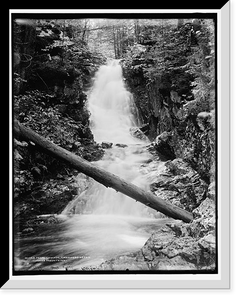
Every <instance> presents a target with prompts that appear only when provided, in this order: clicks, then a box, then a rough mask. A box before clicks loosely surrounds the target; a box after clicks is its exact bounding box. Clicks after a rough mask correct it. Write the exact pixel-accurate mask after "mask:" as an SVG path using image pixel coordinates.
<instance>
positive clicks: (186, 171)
mask: <svg viewBox="0 0 241 300" xmlns="http://www.w3.org/2000/svg"><path fill="white" fill-rule="evenodd" d="M150 187H151V190H152V192H154V193H155V194H156V195H157V196H158V197H160V198H162V199H163V200H165V201H167V202H171V203H172V204H174V205H177V206H179V207H181V208H183V209H186V210H188V211H193V210H194V209H195V208H196V207H197V206H199V205H200V203H201V202H202V201H203V200H204V199H205V196H206V193H207V189H208V186H207V184H206V183H205V182H204V181H203V180H202V179H201V177H200V175H199V174H198V173H197V172H196V171H195V170H193V169H192V168H191V166H190V165H189V164H188V163H186V162H184V161H183V160H182V159H180V158H179V159H174V160H173V161H167V162H166V163H165V164H164V167H163V168H162V171H161V172H160V173H159V174H158V176H157V177H156V178H154V180H153V182H152V183H151V185H150Z"/></svg>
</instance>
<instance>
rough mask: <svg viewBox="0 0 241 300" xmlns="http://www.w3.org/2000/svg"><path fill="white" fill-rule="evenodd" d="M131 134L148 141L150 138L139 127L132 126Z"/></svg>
mask: <svg viewBox="0 0 241 300" xmlns="http://www.w3.org/2000/svg"><path fill="white" fill-rule="evenodd" d="M130 134H131V135H132V136H133V137H136V138H138V139H140V140H143V141H148V138H147V136H146V135H145V134H144V133H143V131H141V129H140V128H138V127H131V128H130Z"/></svg>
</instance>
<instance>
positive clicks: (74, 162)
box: [14, 121, 193, 223]
mask: <svg viewBox="0 0 241 300" xmlns="http://www.w3.org/2000/svg"><path fill="white" fill-rule="evenodd" d="M14 134H15V138H17V139H21V140H25V141H31V142H33V143H34V144H35V145H36V146H37V147H38V148H40V149H41V150H42V151H44V152H47V153H48V154H50V155H52V156H54V157H56V158H58V159H61V160H63V161H64V162H67V163H69V164H70V165H71V166H72V167H73V168H75V169H76V170H78V171H80V172H82V173H84V174H85V175H87V176H89V177H91V178H93V179H95V180H96V181H98V182H99V183H101V184H103V185H104V186H106V187H107V188H109V187H111V188H113V189H115V190H116V191H118V192H121V193H123V194H125V195H127V196H129V197H131V198H133V199H135V200H136V201H139V202H141V203H143V204H144V205H147V206H149V207H151V208H153V209H155V210H157V211H159V212H161V213H163V214H165V215H166V216H168V217H171V218H174V219H180V220H182V221H184V222H187V223H189V222H191V221H192V219H193V215H192V213H190V212H188V211H186V210H184V209H181V208H179V207H177V206H175V205H172V204H170V203H167V202H165V201H163V200H162V199H160V198H158V197H157V196H155V195H154V194H153V193H151V192H147V191H144V190H142V189H141V188H139V187H137V186H135V185H134V184H132V183H128V182H126V181H125V180H123V179H121V178H119V177H118V176H116V175H114V174H112V173H110V172H107V171H105V170H103V169H101V168H99V167H97V166H96V165H94V164H93V163H90V162H88V161H86V160H85V159H83V158H81V157H79V156H77V155H75V154H73V153H71V152H69V151H67V150H65V149H63V148H62V147H59V146H57V145H56V144H54V143H52V142H50V141H48V140H47V139H46V138H44V137H42V136H40V135H39V134H37V133H36V132H34V131H33V130H31V129H29V128H27V127H25V126H24V125H22V124H20V123H19V122H18V121H15V122H14Z"/></svg>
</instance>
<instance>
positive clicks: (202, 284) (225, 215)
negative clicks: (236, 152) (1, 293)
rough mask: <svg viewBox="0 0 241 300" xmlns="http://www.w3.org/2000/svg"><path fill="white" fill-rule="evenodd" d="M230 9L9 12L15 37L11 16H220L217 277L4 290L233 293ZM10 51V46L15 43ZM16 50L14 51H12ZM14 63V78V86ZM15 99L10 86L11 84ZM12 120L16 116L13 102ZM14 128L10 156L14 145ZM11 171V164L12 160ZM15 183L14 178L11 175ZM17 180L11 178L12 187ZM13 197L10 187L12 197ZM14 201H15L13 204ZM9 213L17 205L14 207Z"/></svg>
mask: <svg viewBox="0 0 241 300" xmlns="http://www.w3.org/2000/svg"><path fill="white" fill-rule="evenodd" d="M229 4H230V3H229V2H228V3H227V4H226V5H225V6H223V8H222V9H221V10H208V11H207V10H175V9H173V10H158V9H155V10H154V9H149V10H145V11H143V10H126V9H125V10H122V9H120V10H112V9H108V10H95V9H91V10H90V9H84V10H72V9H71V10H52V9H51V10H47V11H46V10H42V9H41V10H32V9H29V10H27V11H26V10H21V9H20V10H14V9H13V10H10V18H9V20H10V27H9V28H10V31H11V14H12V13H26V12H27V13H142V12H143V13H193V12H209V13H217V15H218V20H217V23H218V37H217V38H218V117H219V120H218V186H219V190H218V197H219V202H218V210H219V211H218V216H219V218H218V228H219V233H220V232H221V234H219V236H218V250H219V251H218V252H219V256H218V268H219V272H218V274H208V275H205V274H198V275H188V274H187V275H185V274H181V275H174V274H170V275H164V274H160V275H159V274H148V275H147V274H146V275H141V274H136V275H132V274H126V275H125V274H123V275H122V274H121V275H116V274H111V275H106V274H100V275H94V274H93V275H92V274H87V275H34V276H13V275H11V276H10V279H9V281H7V282H6V283H5V284H4V285H3V287H2V288H4V289H16V288H17V289H26V288H27V289H30V288H31V289H35V288H53V289H60V288H61V289H66V288H71V289H74V288H77V289H120V288H121V289H122V288H125V289H201V288H205V289H228V288H230V265H229V264H230V249H229V247H230V243H229V241H230V238H229V236H230V232H229V231H230V228H229V227H230V220H229V216H230V213H229V211H230V203H229V201H228V200H229V195H230V191H229V189H230V184H229V178H230V176H229V174H230V171H229V157H230V155H229V145H230V143H229V132H230V128H229V127H230V125H229V124H230V122H229V115H230V114H229V105H230V104H229V101H228V100H229V94H230V92H229V86H230V84H229V31H230V25H229V22H230V21H229V15H230V12H229V11H230V5H229ZM10 46H11V40H10ZM10 49H11V47H10ZM11 78H12V74H11V58H10V78H9V82H10V83H11ZM10 95H11V84H10ZM9 102H10V114H11V111H12V109H11V101H9ZM10 120H11V115H10ZM11 131H12V129H11V124H10V145H9V146H10V151H11V150H12V148H11V147H12V145H11ZM10 167H12V163H11V160H10ZM10 177H11V175H10ZM11 181H12V178H10V182H11ZM11 193H12V191H11V187H10V197H11V196H12V195H11ZM10 199H11V198H10ZM10 212H12V205H11V201H10ZM9 225H10V232H12V216H10V224H9ZM11 254H12V238H11V235H10V274H12V261H11V258H12V255H11Z"/></svg>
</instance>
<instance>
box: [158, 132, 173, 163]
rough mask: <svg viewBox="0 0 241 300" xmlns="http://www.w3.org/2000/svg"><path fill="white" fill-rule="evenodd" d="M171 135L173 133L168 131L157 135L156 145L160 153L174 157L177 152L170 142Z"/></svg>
mask: <svg viewBox="0 0 241 300" xmlns="http://www.w3.org/2000/svg"><path fill="white" fill-rule="evenodd" d="M171 137H172V133H170V132H166V131H165V132H163V133H162V134H160V135H158V136H157V137H156V139H155V142H154V147H155V149H156V150H157V151H158V152H159V153H160V154H162V155H164V156H165V157H167V158H170V159H174V158H175V153H174V150H173V148H172V147H171V146H170V144H169V141H170V139H171Z"/></svg>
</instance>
